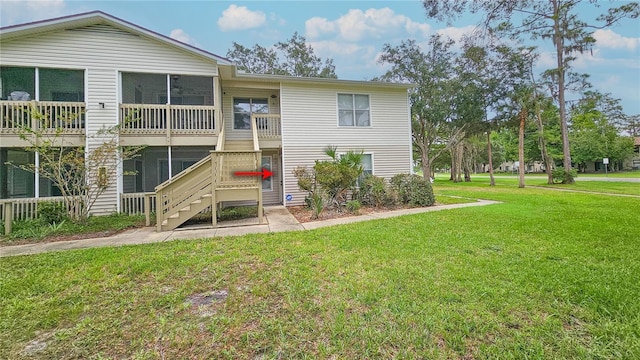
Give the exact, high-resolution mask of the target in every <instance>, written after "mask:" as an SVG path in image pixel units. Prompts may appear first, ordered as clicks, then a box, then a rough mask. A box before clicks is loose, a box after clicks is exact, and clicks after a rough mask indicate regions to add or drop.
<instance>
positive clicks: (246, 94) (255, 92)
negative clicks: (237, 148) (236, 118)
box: [222, 82, 280, 140]
mask: <svg viewBox="0 0 640 360" xmlns="http://www.w3.org/2000/svg"><path fill="white" fill-rule="evenodd" d="M222 92H223V95H222V111H223V113H224V131H225V138H226V139H228V140H247V139H251V130H236V129H234V128H233V98H256V99H258V98H259V99H268V100H269V113H270V114H279V113H280V104H279V103H278V100H279V99H278V98H277V97H276V98H275V99H272V98H271V95H276V96H277V95H278V90H265V89H252V88H227V87H225V84H224V82H223V83H222Z"/></svg>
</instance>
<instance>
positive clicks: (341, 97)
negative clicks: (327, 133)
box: [338, 94, 371, 126]
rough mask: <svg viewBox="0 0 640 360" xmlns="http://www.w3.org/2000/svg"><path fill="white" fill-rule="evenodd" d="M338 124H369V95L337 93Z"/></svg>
mask: <svg viewBox="0 0 640 360" xmlns="http://www.w3.org/2000/svg"><path fill="white" fill-rule="evenodd" d="M338 125H339V126H371V119H370V114H369V95H355V94H338Z"/></svg>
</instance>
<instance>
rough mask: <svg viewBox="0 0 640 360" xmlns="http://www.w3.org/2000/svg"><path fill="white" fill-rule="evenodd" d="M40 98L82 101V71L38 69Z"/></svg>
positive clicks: (45, 99)
mask: <svg viewBox="0 0 640 360" xmlns="http://www.w3.org/2000/svg"><path fill="white" fill-rule="evenodd" d="M38 74H39V76H40V81H39V86H40V100H41V101H68V102H84V71H82V70H66V69H39V70H38Z"/></svg>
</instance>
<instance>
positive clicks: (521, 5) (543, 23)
mask: <svg viewBox="0 0 640 360" xmlns="http://www.w3.org/2000/svg"><path fill="white" fill-rule="evenodd" d="M581 2H584V1H580V0H550V1H548V2H547V1H525V0H451V1H440V0H423V5H424V8H425V10H426V12H427V16H428V17H431V18H436V19H439V20H444V19H453V18H455V17H457V16H459V15H461V14H462V13H464V12H465V11H471V12H480V11H482V12H484V14H485V18H484V26H485V28H486V29H488V30H489V32H493V33H496V34H508V35H509V36H511V37H512V38H514V39H516V38H520V37H521V36H523V35H526V36H529V37H530V38H531V39H532V40H537V39H543V40H551V41H552V43H553V46H554V48H555V57H556V65H557V66H556V68H555V69H552V70H551V71H549V74H551V75H552V76H553V78H554V80H555V81H554V84H555V91H554V93H556V94H557V101H558V106H559V111H560V127H561V134H562V149H563V163H564V170H565V172H566V173H567V175H568V174H570V173H571V172H570V171H571V150H570V147H569V131H568V124H567V111H566V101H565V92H566V84H565V80H566V75H567V72H568V71H569V70H570V67H571V62H572V61H573V60H575V56H574V55H575V54H576V53H583V52H585V51H588V50H590V49H591V47H592V46H593V44H594V43H595V39H594V38H593V36H592V32H591V30H592V29H593V30H595V29H602V28H605V27H609V26H611V25H613V24H615V23H616V22H618V21H620V20H621V19H623V18H627V17H629V18H637V17H638V15H639V14H640V9H639V8H640V7H639V6H638V3H635V2H630V3H624V4H623V5H621V6H619V7H613V8H610V9H608V11H607V12H606V13H604V14H601V15H600V16H598V18H597V19H596V21H597V23H596V24H588V23H586V22H585V21H583V20H581V19H580V18H579V10H578V5H579V4H580V3H581ZM588 2H589V3H591V4H595V5H596V6H598V5H597V2H596V1H594V0H588ZM516 14H517V15H521V16H514V15H516ZM511 19H522V20H521V23H520V24H514V23H513V22H511ZM565 178H566V179H567V182H570V183H572V182H573V179H572V178H571V176H565Z"/></svg>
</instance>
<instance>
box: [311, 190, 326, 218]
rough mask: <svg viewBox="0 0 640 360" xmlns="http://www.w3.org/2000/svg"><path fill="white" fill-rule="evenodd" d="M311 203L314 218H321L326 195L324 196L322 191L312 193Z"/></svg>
mask: <svg viewBox="0 0 640 360" xmlns="http://www.w3.org/2000/svg"><path fill="white" fill-rule="evenodd" d="M309 203H310V204H311V210H312V211H313V218H314V219H317V218H319V217H320V214H322V211H324V207H325V203H324V197H323V196H322V193H321V192H320V191H316V192H314V193H312V194H311V196H310V202H309Z"/></svg>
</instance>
